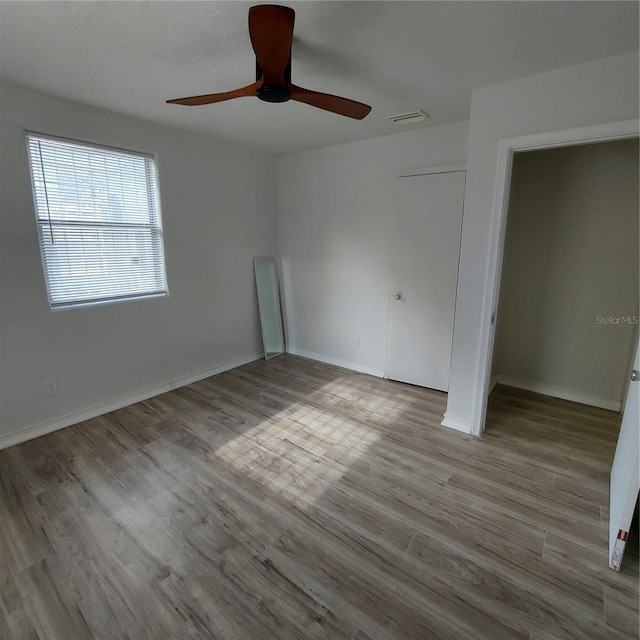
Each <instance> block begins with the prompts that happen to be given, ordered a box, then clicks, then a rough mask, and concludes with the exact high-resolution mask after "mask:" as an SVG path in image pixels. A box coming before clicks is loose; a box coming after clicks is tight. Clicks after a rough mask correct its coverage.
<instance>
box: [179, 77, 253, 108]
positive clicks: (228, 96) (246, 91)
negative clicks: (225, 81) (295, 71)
mask: <svg viewBox="0 0 640 640" xmlns="http://www.w3.org/2000/svg"><path fill="white" fill-rule="evenodd" d="M261 85H262V82H260V81H256V82H254V83H253V84H249V85H247V86H246V87H240V88H239V89H233V90H232V91H224V92H222V93H206V94H204V95H201V96H190V97H188V98H175V99H174V100H167V104H184V105H186V106H188V107H197V106H199V105H202V104H213V103H214V102H224V101H225V100H232V99H233V98H242V97H244V96H255V95H256V92H257V91H258V89H259V88H260V86H261Z"/></svg>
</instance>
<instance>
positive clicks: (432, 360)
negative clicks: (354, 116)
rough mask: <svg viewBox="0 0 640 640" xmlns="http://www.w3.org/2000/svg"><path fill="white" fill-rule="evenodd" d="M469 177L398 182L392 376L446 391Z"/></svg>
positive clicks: (459, 174)
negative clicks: (465, 190)
mask: <svg viewBox="0 0 640 640" xmlns="http://www.w3.org/2000/svg"><path fill="white" fill-rule="evenodd" d="M464 187H465V172H464V171H455V172H450V173H432V174H425V175H418V176H410V177H403V178H398V180H397V184H396V193H395V215H394V229H393V240H392V254H391V256H392V257H391V266H392V277H393V283H394V287H393V292H392V300H391V312H390V321H389V352H388V358H387V369H388V376H389V378H391V379H392V380H399V381H401V382H408V383H410V384H416V385H420V386H423V387H430V388H432V389H439V390H441V391H447V390H448V388H449V367H450V363H451V344H452V340H453V315H454V309H455V301H456V286H457V280H458V261H459V258H460V235H461V230H462V210H463V206H464Z"/></svg>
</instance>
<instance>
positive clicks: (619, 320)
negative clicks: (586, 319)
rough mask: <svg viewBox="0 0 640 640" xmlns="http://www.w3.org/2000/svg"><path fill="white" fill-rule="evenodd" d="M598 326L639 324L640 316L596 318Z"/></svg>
mask: <svg viewBox="0 0 640 640" xmlns="http://www.w3.org/2000/svg"><path fill="white" fill-rule="evenodd" d="M596 324H638V316H596Z"/></svg>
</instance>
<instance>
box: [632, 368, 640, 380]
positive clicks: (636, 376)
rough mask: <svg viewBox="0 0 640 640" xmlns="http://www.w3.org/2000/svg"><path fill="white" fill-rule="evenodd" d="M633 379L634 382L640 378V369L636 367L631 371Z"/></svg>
mask: <svg viewBox="0 0 640 640" xmlns="http://www.w3.org/2000/svg"><path fill="white" fill-rule="evenodd" d="M631 379H632V380H633V381H634V382H638V380H640V371H638V370H637V369H634V370H633V371H632V372H631Z"/></svg>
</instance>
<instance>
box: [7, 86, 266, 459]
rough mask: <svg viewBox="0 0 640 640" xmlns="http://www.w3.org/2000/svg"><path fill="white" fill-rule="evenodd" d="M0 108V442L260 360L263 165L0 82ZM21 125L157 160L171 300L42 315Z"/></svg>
mask: <svg viewBox="0 0 640 640" xmlns="http://www.w3.org/2000/svg"><path fill="white" fill-rule="evenodd" d="M1 100H2V102H1V105H0V112H1V114H2V122H1V127H2V128H1V139H2V146H1V152H0V153H1V155H0V175H1V182H0V197H1V210H2V213H1V219H0V224H1V227H0V251H1V263H0V266H1V272H0V294H1V299H0V303H1V304H0V330H1V338H0V346H1V348H2V356H1V386H0V392H1V397H0V400H1V415H0V435H1V436H2V438H3V442H2V444H4V445H5V446H6V445H8V444H11V443H13V442H16V441H18V440H20V439H25V438H27V437H32V436H34V435H37V434H38V433H41V432H43V431H46V430H47V429H49V428H51V427H52V426H59V425H61V424H68V423H71V422H74V421H78V420H80V419H82V418H84V417H86V416H87V415H90V414H92V413H93V414H97V413H100V412H102V411H103V410H105V409H106V408H109V407H111V406H114V405H118V404H127V403H128V402H130V401H134V400H135V399H137V398H138V397H139V396H140V395H141V394H142V395H144V394H147V395H150V394H152V393H153V392H157V391H159V390H162V388H164V387H166V386H168V384H169V383H171V382H173V381H184V379H185V378H189V377H192V376H196V375H198V374H199V373H200V372H203V371H206V370H210V369H214V370H215V369H218V368H224V367H226V366H228V365H230V364H233V363H237V362H240V361H243V360H246V359H251V358H255V357H256V356H257V354H259V352H261V350H262V345H261V338H260V329H259V323H258V312H257V303H256V292H255V285H254V274H253V262H252V257H253V256H255V255H269V254H274V253H275V250H276V218H275V171H274V163H273V159H272V158H270V157H268V156H265V155H261V154H260V153H257V152H255V151H249V150H245V149H241V148H238V147H234V146H230V145H228V144H223V143H219V142H216V141H214V140H212V139H207V138H204V137H200V136H197V135H194V134H191V133H185V132H182V131H179V130H176V129H171V128H168V127H163V126H159V125H155V124H151V123H147V122H144V121H141V120H136V119H133V118H128V117H124V116H121V115H116V114H114V113H109V112H106V111H102V110H98V109H94V108H90V107H87V106H83V105H79V104H76V103H72V102H68V101H64V100H60V99H57V98H53V97H48V96H44V95H41V94H37V93H32V92H28V91H24V90H21V89H16V88H14V87H9V86H5V85H3V86H2V91H1ZM24 129H31V130H34V131H38V132H43V133H49V134H55V135H59V136H66V137H70V138H76V139H80V140H87V141H95V142H96V143H100V144H105V145H112V146H117V147H122V148H125V149H134V150H141V151H147V152H151V153H154V154H157V159H158V171H159V177H160V195H161V201H162V217H163V223H164V238H165V253H166V262H167V276H168V282H169V288H170V292H171V296H170V297H169V298H165V299H155V300H148V301H134V302H125V303H119V304H112V305H108V306H100V307H93V308H86V309H72V310H66V311H57V312H52V311H50V310H49V308H48V304H47V295H46V290H45V284H44V278H43V274H42V266H41V261H40V250H39V246H38V236H37V231H36V223H35V215H34V210H33V202H32V197H31V186H30V178H29V170H28V165H27V153H26V145H25V140H24V133H23V130H24ZM50 378H56V379H57V381H58V387H59V395H57V396H54V397H50V398H47V397H45V396H44V387H43V382H44V381H45V380H47V379H50Z"/></svg>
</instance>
